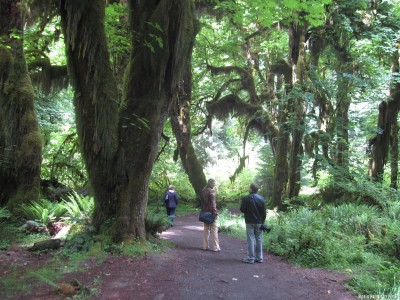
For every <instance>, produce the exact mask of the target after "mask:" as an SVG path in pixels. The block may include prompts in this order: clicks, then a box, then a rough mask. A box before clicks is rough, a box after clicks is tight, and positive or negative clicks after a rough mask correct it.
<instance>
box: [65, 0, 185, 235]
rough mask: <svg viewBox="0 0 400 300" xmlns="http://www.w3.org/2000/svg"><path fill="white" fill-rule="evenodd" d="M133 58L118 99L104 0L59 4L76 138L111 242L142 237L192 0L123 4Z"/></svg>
mask: <svg viewBox="0 0 400 300" xmlns="http://www.w3.org/2000/svg"><path fill="white" fill-rule="evenodd" d="M128 4H129V14H130V27H131V30H132V33H133V34H132V55H131V58H130V63H129V65H128V67H127V70H126V75H125V78H124V92H123V93H124V95H123V99H122V101H119V99H118V96H117V95H118V93H117V86H116V83H115V80H114V78H113V77H112V72H111V67H110V61H109V55H108V52H107V45H106V39H105V33H104V24H103V17H104V4H103V2H102V1H100V2H98V1H96V2H94V1H90V0H83V1H69V0H62V1H61V5H60V13H61V18H62V24H63V30H64V34H65V36H66V42H67V54H68V66H69V72H70V74H71V77H72V79H73V84H74V88H75V107H76V114H77V126H78V135H79V139H80V142H81V148H82V153H83V157H84V159H85V163H86V166H87V169H88V173H89V177H90V181H91V184H92V188H93V191H94V194H95V212H94V218H93V221H94V224H95V226H97V227H100V226H101V225H102V224H104V221H105V220H106V219H107V218H108V217H111V216H115V223H114V227H113V232H114V240H115V241H124V240H129V239H132V238H138V239H139V240H144V239H145V238H146V231H145V216H146V207H147V199H148V185H149V179H150V174H151V170H152V168H153V164H154V160H155V157H156V154H157V148H158V143H159V139H160V136H161V133H162V128H163V125H164V123H165V120H166V118H167V116H168V114H169V109H170V107H171V105H172V103H173V100H175V99H176V94H177V90H178V85H179V82H180V80H181V79H182V73H183V70H184V68H185V66H186V63H187V62H188V57H189V55H190V45H191V43H192V37H193V14H192V10H193V7H192V1H189V0H184V1H178V0H161V1H155V0H148V1H133V0H131V1H128Z"/></svg>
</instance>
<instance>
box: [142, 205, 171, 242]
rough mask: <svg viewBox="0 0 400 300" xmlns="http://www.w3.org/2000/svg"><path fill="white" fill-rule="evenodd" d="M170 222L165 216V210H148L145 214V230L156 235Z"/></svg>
mask: <svg viewBox="0 0 400 300" xmlns="http://www.w3.org/2000/svg"><path fill="white" fill-rule="evenodd" d="M169 224H170V221H169V218H168V217H167V216H166V213H165V211H164V210H163V211H153V210H149V211H148V212H147V215H146V220H145V225H146V232H148V233H150V234H152V235H154V236H155V235H156V234H157V233H161V232H163V231H164V230H165V229H166V228H168V225H169Z"/></svg>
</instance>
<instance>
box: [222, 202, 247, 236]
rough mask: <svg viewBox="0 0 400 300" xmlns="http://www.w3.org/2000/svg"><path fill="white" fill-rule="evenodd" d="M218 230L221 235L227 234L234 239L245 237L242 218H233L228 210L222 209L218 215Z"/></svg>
mask: <svg viewBox="0 0 400 300" xmlns="http://www.w3.org/2000/svg"><path fill="white" fill-rule="evenodd" d="M218 224H219V230H220V232H222V233H229V234H231V235H233V236H235V237H239V238H245V237H246V226H245V223H244V218H243V216H241V217H234V216H233V215H232V214H231V213H230V211H229V210H228V209H223V210H222V211H220V212H219V214H218Z"/></svg>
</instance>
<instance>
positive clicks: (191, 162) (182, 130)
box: [170, 66, 207, 199]
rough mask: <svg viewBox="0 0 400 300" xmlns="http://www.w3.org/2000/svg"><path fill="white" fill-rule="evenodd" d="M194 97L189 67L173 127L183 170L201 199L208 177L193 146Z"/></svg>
mask: <svg viewBox="0 0 400 300" xmlns="http://www.w3.org/2000/svg"><path fill="white" fill-rule="evenodd" d="M191 96H192V71H191V66H188V68H187V70H186V72H185V77H184V80H183V82H182V85H181V87H180V93H179V100H178V102H177V105H175V106H174V108H173V109H172V110H171V117H170V120H171V125H172V130H173V131H174V135H175V138H176V141H177V143H178V151H179V156H180V158H181V161H182V165H183V168H184V169H185V172H186V174H187V175H188V177H189V181H190V183H191V184H192V187H193V189H194V191H195V193H196V196H197V198H198V199H200V198H201V192H202V190H203V188H204V186H205V185H206V184H207V179H206V176H205V174H204V172H203V166H202V165H201V163H200V161H199V159H198V158H197V155H196V152H195V150H194V147H193V144H192V137H191V122H190V104H191V100H192V99H191V98H192V97H191Z"/></svg>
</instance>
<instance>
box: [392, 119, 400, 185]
mask: <svg viewBox="0 0 400 300" xmlns="http://www.w3.org/2000/svg"><path fill="white" fill-rule="evenodd" d="M392 137H393V138H392V141H391V147H390V187H392V188H394V189H396V190H397V186H398V184H397V180H398V173H399V126H398V123H397V116H396V118H395V120H394V122H393V125H392Z"/></svg>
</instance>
